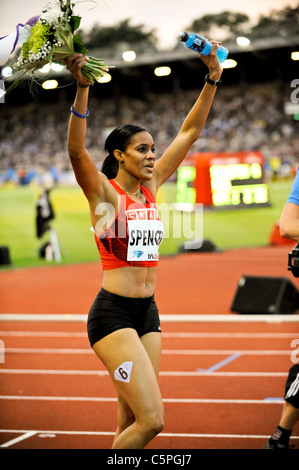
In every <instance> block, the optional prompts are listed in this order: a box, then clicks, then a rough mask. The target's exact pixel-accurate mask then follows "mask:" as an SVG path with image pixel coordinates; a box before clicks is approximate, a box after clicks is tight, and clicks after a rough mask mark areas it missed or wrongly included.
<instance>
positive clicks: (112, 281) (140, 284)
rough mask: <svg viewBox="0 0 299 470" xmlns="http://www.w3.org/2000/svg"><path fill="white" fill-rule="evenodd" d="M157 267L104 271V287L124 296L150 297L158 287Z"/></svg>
mask: <svg viewBox="0 0 299 470" xmlns="http://www.w3.org/2000/svg"><path fill="white" fill-rule="evenodd" d="M156 273H157V267H154V266H153V267H131V266H128V267H124V268H117V269H111V270H107V271H104V276H103V282H102V287H103V288H104V289H105V290H107V291H108V292H111V293H113V294H117V295H121V296H123V297H133V298H134V297H135V298H140V297H150V296H151V295H153V294H154V292H155V288H156Z"/></svg>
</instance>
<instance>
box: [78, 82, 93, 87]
mask: <svg viewBox="0 0 299 470" xmlns="http://www.w3.org/2000/svg"><path fill="white" fill-rule="evenodd" d="M77 85H78V87H79V88H88V87H89V86H90V83H88V84H87V85H81V83H79V82H77Z"/></svg>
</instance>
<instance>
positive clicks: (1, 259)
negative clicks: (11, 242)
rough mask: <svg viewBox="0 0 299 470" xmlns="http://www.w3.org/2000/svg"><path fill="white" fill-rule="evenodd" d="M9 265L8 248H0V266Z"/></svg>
mask: <svg viewBox="0 0 299 470" xmlns="http://www.w3.org/2000/svg"><path fill="white" fill-rule="evenodd" d="M1 264H5V265H6V264H11V259H10V254H9V248H8V246H0V265H1Z"/></svg>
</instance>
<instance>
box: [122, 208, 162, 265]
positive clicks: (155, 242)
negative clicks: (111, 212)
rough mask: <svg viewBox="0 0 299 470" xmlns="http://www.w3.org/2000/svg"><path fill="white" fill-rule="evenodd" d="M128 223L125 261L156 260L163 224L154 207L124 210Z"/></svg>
mask: <svg viewBox="0 0 299 470" xmlns="http://www.w3.org/2000/svg"><path fill="white" fill-rule="evenodd" d="M126 217H127V224H128V234H129V240H128V250H127V261H158V259H159V246H160V244H161V242H162V240H163V225H162V222H161V220H159V214H158V210H157V209H156V208H150V209H147V208H143V209H134V210H128V211H126Z"/></svg>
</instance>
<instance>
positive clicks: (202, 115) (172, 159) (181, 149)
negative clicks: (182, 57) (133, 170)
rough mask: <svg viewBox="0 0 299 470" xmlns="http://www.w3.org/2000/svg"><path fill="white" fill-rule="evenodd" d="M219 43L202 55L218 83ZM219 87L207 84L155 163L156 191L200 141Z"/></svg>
mask: <svg viewBox="0 0 299 470" xmlns="http://www.w3.org/2000/svg"><path fill="white" fill-rule="evenodd" d="M218 45H219V43H215V44H214V46H213V48H212V51H211V53H210V55H209V56H202V55H200V58H201V60H202V61H203V62H204V63H205V64H206V65H207V67H208V68H209V72H210V79H211V80H214V81H217V80H219V79H220V77H221V74H222V71H223V69H222V67H221V65H220V63H219V60H218V57H217V55H216V51H217V49H218ZM216 88H217V86H213V85H210V84H208V83H206V84H205V86H204V88H203V90H202V92H201V93H200V96H199V97H198V99H197V101H196V103H195V104H194V106H193V107H192V109H191V110H190V112H189V113H188V115H187V117H186V119H185V121H184V123H183V125H182V127H181V129H180V131H179V133H178V135H177V136H176V138H175V139H174V141H173V142H172V144H171V145H170V146H169V147H168V149H167V150H166V151H165V153H164V154H163V155H162V157H161V158H160V159H159V160H157V162H156V163H155V186H156V190H158V188H159V187H160V186H161V184H163V183H164V182H165V181H166V180H168V178H169V177H170V176H171V175H172V174H173V173H174V172H175V171H176V169H177V168H178V166H179V165H180V164H181V162H182V161H183V160H184V158H185V157H186V155H187V153H188V151H189V149H190V147H191V146H192V144H193V143H194V142H195V141H196V140H197V139H198V137H199V135H200V133H201V130H202V128H203V126H204V124H205V122H206V119H207V117H208V114H209V111H210V108H211V105H212V102H213V99H214V96H215V93H216Z"/></svg>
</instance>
